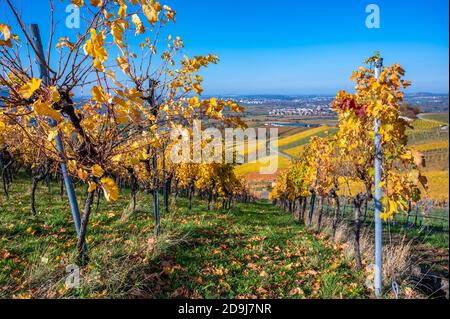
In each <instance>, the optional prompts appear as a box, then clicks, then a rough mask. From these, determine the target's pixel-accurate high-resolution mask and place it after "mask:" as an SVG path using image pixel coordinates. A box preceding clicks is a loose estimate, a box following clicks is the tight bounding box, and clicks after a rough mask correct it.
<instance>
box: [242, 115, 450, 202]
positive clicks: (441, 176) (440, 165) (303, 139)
mask: <svg viewBox="0 0 450 319" xmlns="http://www.w3.org/2000/svg"><path fill="white" fill-rule="evenodd" d="M300 120H301V121H302V122H303V121H305V119H300ZM412 123H413V129H410V132H409V134H410V135H416V134H422V135H419V137H418V138H415V139H413V141H412V142H411V143H410V147H411V148H412V149H413V150H415V151H420V152H423V153H424V155H425V158H426V167H425V168H424V169H423V170H424V175H425V176H427V178H428V181H429V190H428V192H429V194H428V195H429V197H430V198H431V199H433V200H436V201H447V202H448V199H449V194H448V191H447V189H448V178H449V174H448V163H447V161H448V147H449V143H448V133H447V135H445V134H446V133H445V131H440V132H437V131H436V130H437V129H439V128H440V127H441V126H442V125H445V124H446V123H448V113H429V114H428V113H425V114H421V116H420V118H419V119H416V120H414V121H413V122H412ZM336 130H337V129H336V128H335V127H332V126H326V125H324V126H320V127H317V128H303V129H300V130H299V129H298V128H292V127H283V128H282V130H281V131H280V133H279V141H278V150H279V152H280V153H281V154H283V156H282V155H279V156H278V162H279V170H278V174H279V173H280V172H281V171H283V170H284V169H286V168H287V167H288V166H289V163H290V160H289V159H290V158H295V157H296V156H298V154H299V153H300V152H302V150H303V149H304V148H305V147H307V145H308V143H309V141H310V139H311V137H312V136H319V137H324V136H326V135H329V134H334V133H335V132H336ZM447 132H448V131H447ZM436 153H438V154H439V156H437V155H436ZM445 154H447V155H445ZM445 158H447V160H445ZM265 160H267V159H265ZM262 164H263V163H262V162H257V163H247V164H244V165H240V166H238V167H237V168H236V172H237V173H238V174H240V175H244V176H249V177H250V179H253V178H256V176H257V173H258V172H259V170H260V168H261V166H262ZM256 179H257V180H259V181H261V180H264V175H261V176H258V177H257V178H256ZM273 179H274V177H273V176H271V175H268V176H267V178H266V180H267V182H268V183H269V182H270V181H272V180H273ZM343 186H344V187H343V188H344V189H345V187H346V185H343ZM361 187H362V186H361V185H352V186H351V190H350V192H351V193H356V191H358V190H360V189H361ZM341 192H345V190H342V191H341Z"/></svg>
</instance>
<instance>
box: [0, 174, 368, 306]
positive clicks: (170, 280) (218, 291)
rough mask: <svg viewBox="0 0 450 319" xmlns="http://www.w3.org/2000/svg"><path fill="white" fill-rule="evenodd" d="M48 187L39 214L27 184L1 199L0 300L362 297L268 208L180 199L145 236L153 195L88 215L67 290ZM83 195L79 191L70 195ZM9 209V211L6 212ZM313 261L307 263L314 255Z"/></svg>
mask: <svg viewBox="0 0 450 319" xmlns="http://www.w3.org/2000/svg"><path fill="white" fill-rule="evenodd" d="M52 186H53V190H54V191H53V193H52V194H49V193H48V191H47V188H46V187H44V186H40V187H39V188H38V197H39V198H40V202H39V205H38V207H37V210H38V214H37V215H36V216H33V215H32V214H31V211H30V208H29V195H28V193H29V183H28V181H27V180H24V179H20V180H17V181H16V182H15V184H14V186H12V189H11V199H10V200H9V201H6V200H5V199H4V198H1V201H0V211H2V214H0V298H5V297H8V298H9V297H12V298H31V297H32V298H61V297H64V298H75V297H76V298H80V297H83V298H118V297H121V298H180V297H184V298H361V297H364V296H365V294H366V291H365V288H364V285H363V278H362V277H361V276H360V275H359V274H358V272H355V271H354V270H353V269H352V263H351V260H348V259H346V258H345V257H344V255H343V254H342V251H341V250H340V249H337V248H336V246H335V245H333V244H332V243H330V242H329V241H328V240H326V239H325V238H322V237H321V238H318V237H317V236H316V235H314V234H311V233H309V232H307V231H306V229H305V228H304V227H303V226H300V225H298V224H296V223H295V222H294V221H293V220H292V218H291V216H290V215H288V214H285V213H283V212H281V211H280V210H279V209H278V208H277V207H274V206H272V205H271V204H269V203H253V204H251V203H249V204H236V205H235V206H234V207H232V209H231V210H229V211H225V210H220V209H214V210H213V211H207V208H206V205H205V204H204V202H202V201H198V200H196V201H195V202H194V206H193V209H192V211H191V212H189V210H188V209H187V201H186V199H184V198H178V200H177V204H176V206H175V205H173V204H172V206H171V213H170V214H164V215H163V218H162V221H161V223H162V225H163V227H164V232H163V234H162V235H161V237H160V238H159V239H157V240H156V239H155V237H153V235H152V230H153V216H152V206H151V204H150V203H151V197H150V196H149V195H145V194H140V195H139V199H138V209H137V211H136V212H135V213H134V214H133V215H131V216H128V217H127V218H124V216H125V215H123V214H122V212H123V211H124V209H126V207H127V205H128V197H127V195H128V194H127V191H126V190H125V191H124V192H123V194H122V195H121V198H120V200H119V201H118V202H116V203H114V205H113V206H111V205H108V206H106V205H105V202H104V200H102V201H101V202H100V206H99V209H98V211H95V212H94V213H93V216H92V220H91V222H92V224H91V226H90V230H89V235H88V237H87V241H88V245H89V247H90V250H91V255H90V264H89V266H88V267H86V268H84V269H83V273H82V278H83V280H82V282H81V287H80V288H77V289H70V290H67V289H66V288H65V286H64V278H65V276H66V272H65V266H66V265H67V264H70V263H72V262H75V259H74V258H75V255H76V248H75V244H76V243H75V237H76V235H75V233H74V227H73V222H72V219H71V216H70V210H69V207H68V205H67V202H66V200H61V199H60V198H59V194H57V192H56V191H55V190H56V189H57V185H52ZM77 191H78V195H80V196H81V188H77ZM10 203H15V204H14V205H11V204H10ZM311 256H314V257H311Z"/></svg>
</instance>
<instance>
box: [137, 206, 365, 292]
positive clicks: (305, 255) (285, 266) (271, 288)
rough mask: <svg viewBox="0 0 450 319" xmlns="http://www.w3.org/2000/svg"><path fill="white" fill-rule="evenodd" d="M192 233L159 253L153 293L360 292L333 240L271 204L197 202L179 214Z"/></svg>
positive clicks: (150, 289) (150, 285) (151, 285)
mask: <svg viewBox="0 0 450 319" xmlns="http://www.w3.org/2000/svg"><path fill="white" fill-rule="evenodd" d="M181 223H182V224H183V227H182V231H183V232H184V233H186V234H188V239H187V240H186V242H184V243H183V244H181V245H178V246H175V247H174V249H172V250H170V251H169V252H168V253H167V254H165V255H163V256H161V257H160V258H158V260H157V263H156V266H155V267H153V268H152V273H153V274H154V276H155V278H158V280H151V281H149V282H148V283H146V284H145V287H146V291H147V293H148V294H149V295H151V296H152V297H163V298H164V297H178V296H180V297H201V298H265V297H268V298H308V297H320V298H331V297H335V298H338V297H347V298H348V297H360V296H362V293H363V291H362V289H361V287H360V285H359V284H358V278H356V277H355V274H354V272H353V271H352V270H351V269H350V268H349V265H348V264H347V263H346V262H345V261H344V260H343V259H342V257H341V256H340V254H339V253H338V252H337V251H336V250H334V249H333V248H332V247H331V244H330V243H329V242H328V241H326V240H325V241H324V240H319V239H317V238H315V237H314V236H313V235H311V234H309V233H307V232H306V231H305V229H304V228H303V227H302V226H299V225H297V224H295V222H293V221H292V220H291V218H290V216H288V215H286V214H284V213H281V212H280V211H279V210H278V209H277V208H275V207H273V206H272V205H269V204H266V203H255V204H238V205H237V207H235V208H234V209H232V210H231V211H230V212H228V213H227V212H206V211H205V210H204V207H203V206H197V207H196V208H195V209H194V211H193V212H192V214H188V215H185V216H184V217H183V218H182V219H181Z"/></svg>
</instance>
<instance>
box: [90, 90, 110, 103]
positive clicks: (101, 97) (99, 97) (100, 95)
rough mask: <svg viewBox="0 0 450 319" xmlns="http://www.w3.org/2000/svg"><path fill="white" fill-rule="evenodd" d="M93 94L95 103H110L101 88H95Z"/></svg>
mask: <svg viewBox="0 0 450 319" xmlns="http://www.w3.org/2000/svg"><path fill="white" fill-rule="evenodd" d="M91 93H92V96H93V98H94V100H95V101H97V102H99V103H106V102H108V97H107V96H106V94H105V92H104V91H103V88H102V87H101V86H94V87H93V88H92V90H91Z"/></svg>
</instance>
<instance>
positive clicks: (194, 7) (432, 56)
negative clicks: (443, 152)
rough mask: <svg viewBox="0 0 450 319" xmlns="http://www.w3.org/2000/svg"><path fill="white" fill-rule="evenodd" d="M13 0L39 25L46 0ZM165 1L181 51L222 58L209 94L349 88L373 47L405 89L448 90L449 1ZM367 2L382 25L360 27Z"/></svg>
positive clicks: (212, 71)
mask: <svg viewBox="0 0 450 319" xmlns="http://www.w3.org/2000/svg"><path fill="white" fill-rule="evenodd" d="M56 1H58V0H56ZM3 2H4V1H3V0H0V3H2V4H1V6H0V9H3V6H4V4H3ZM14 2H16V3H18V4H19V6H23V7H24V8H25V11H26V12H25V16H26V18H27V19H30V20H31V19H36V17H39V18H40V19H37V20H38V21H37V22H39V23H40V24H41V25H42V29H45V25H46V21H45V20H46V19H45V17H47V16H48V5H47V3H48V2H47V0H33V1H30V0H15V1H14ZM163 2H164V1H163ZM165 3H167V4H169V5H170V6H171V7H173V8H174V9H175V10H176V11H177V24H176V25H175V26H171V27H170V28H171V29H170V33H172V34H173V35H179V36H181V37H182V38H183V39H184V41H185V45H186V53H187V54H188V55H194V54H206V53H209V52H211V53H216V54H218V55H219V58H220V59H221V61H220V63H219V64H218V65H216V66H211V67H210V68H209V69H208V70H207V71H204V72H203V74H202V75H203V76H204V78H205V82H204V87H205V89H206V93H207V94H261V93H264V94H334V93H335V92H336V91H337V90H339V89H351V88H352V83H351V82H350V80H349V79H348V78H349V76H350V74H351V72H352V70H354V69H356V68H357V67H358V66H359V65H360V64H361V62H362V61H363V60H364V59H365V58H366V57H368V56H370V55H371V54H372V53H373V52H374V51H381V52H382V54H383V56H384V57H385V62H386V63H393V62H398V63H401V64H402V65H403V66H404V68H405V69H406V70H407V78H408V79H410V80H412V82H413V86H412V87H411V89H409V92H423V91H427V92H436V93H447V92H448V86H449V73H448V68H449V65H448V64H449V62H448V59H449V53H448V52H449V51H448V37H449V34H448V25H449V21H448V10H449V8H448V1H447V0H423V1H419V0H413V1H411V0H410V1H406V0H367V1H361V0H343V1H331V0H315V1H309V0H308V1H306V0H278V1H275V0H240V1H239V0H217V1H211V0H196V1H187V0H172V1H166V2H165ZM371 3H374V4H377V5H378V6H379V7H380V10H381V27H380V29H368V28H366V26H365V20H366V17H367V15H368V13H366V12H365V8H366V6H367V5H368V4H371ZM24 4H26V6H24ZM60 11H61V10H60ZM62 18H64V16H62ZM43 32H45V31H44V30H43Z"/></svg>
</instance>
